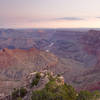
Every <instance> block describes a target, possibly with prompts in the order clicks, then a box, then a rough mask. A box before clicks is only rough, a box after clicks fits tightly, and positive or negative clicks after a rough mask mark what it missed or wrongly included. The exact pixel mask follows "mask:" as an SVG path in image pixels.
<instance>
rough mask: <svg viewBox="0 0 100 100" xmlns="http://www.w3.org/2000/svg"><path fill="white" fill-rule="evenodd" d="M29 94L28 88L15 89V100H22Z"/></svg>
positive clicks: (13, 96) (13, 94) (13, 95)
mask: <svg viewBox="0 0 100 100" xmlns="http://www.w3.org/2000/svg"><path fill="white" fill-rule="evenodd" d="M26 94H27V90H26V89H25V88H20V89H14V91H13V92H12V99H13V100H21V98H23V97H24V96H25V95H26Z"/></svg>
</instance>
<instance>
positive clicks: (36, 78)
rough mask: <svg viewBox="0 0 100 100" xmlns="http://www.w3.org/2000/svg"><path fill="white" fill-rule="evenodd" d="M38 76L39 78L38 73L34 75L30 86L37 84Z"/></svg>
mask: <svg viewBox="0 0 100 100" xmlns="http://www.w3.org/2000/svg"><path fill="white" fill-rule="evenodd" d="M40 78H41V75H40V73H37V74H36V76H35V78H34V79H33V80H32V83H31V87H33V86H35V85H37V84H38V82H39V80H40Z"/></svg>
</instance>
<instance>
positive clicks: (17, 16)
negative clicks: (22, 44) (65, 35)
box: [0, 0, 100, 28]
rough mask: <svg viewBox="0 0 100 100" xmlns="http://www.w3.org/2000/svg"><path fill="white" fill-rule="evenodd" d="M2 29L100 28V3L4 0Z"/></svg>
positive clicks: (0, 17)
mask: <svg viewBox="0 0 100 100" xmlns="http://www.w3.org/2000/svg"><path fill="white" fill-rule="evenodd" d="M0 28H100V0H0Z"/></svg>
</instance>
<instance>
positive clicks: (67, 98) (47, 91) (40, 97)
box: [31, 80, 76, 100]
mask: <svg viewBox="0 0 100 100" xmlns="http://www.w3.org/2000/svg"><path fill="white" fill-rule="evenodd" d="M31 99H32V100H76V91H75V90H74V88H72V87H71V86H69V85H66V84H64V85H57V83H56V82H55V81H54V80H52V81H50V82H49V83H48V84H46V86H45V88H44V89H42V90H40V91H33V93H32V97H31Z"/></svg>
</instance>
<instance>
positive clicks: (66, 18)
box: [55, 17, 84, 21]
mask: <svg viewBox="0 0 100 100" xmlns="http://www.w3.org/2000/svg"><path fill="white" fill-rule="evenodd" d="M55 20H67V21H78V20H84V18H80V17H61V18H55Z"/></svg>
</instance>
